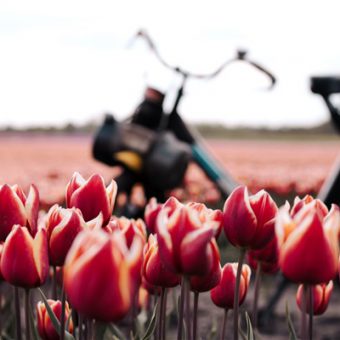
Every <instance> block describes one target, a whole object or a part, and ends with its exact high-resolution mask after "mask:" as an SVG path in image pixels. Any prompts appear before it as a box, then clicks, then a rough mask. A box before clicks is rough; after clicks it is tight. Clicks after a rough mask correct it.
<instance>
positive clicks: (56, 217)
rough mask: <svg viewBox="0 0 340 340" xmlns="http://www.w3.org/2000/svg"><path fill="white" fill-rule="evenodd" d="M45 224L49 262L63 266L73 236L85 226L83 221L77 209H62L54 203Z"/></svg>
mask: <svg viewBox="0 0 340 340" xmlns="http://www.w3.org/2000/svg"><path fill="white" fill-rule="evenodd" d="M45 224H46V231H47V239H48V250H49V258H50V264H51V265H52V266H63V265H64V262H65V257H66V255H67V253H68V251H69V249H70V247H71V245H72V243H73V241H74V239H75V237H76V236H77V235H78V233H79V232H80V231H82V230H83V229H85V228H86V224H85V221H84V219H83V217H82V216H81V212H80V211H79V210H77V209H75V208H72V209H63V208H61V207H59V206H58V205H57V204H56V205H54V206H53V207H51V209H50V210H49V212H48V214H47V217H46V221H45Z"/></svg>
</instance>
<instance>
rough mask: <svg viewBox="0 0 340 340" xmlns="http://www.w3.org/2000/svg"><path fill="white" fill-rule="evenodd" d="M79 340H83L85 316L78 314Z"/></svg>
mask: <svg viewBox="0 0 340 340" xmlns="http://www.w3.org/2000/svg"><path fill="white" fill-rule="evenodd" d="M78 340H83V316H82V315H81V314H80V313H79V312H78Z"/></svg>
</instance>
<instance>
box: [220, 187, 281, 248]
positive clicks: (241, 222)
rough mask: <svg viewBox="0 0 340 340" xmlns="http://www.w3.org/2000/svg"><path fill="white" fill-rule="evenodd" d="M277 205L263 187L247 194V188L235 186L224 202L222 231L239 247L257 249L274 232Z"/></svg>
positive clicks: (263, 244) (269, 239)
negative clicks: (256, 191)
mask: <svg viewBox="0 0 340 340" xmlns="http://www.w3.org/2000/svg"><path fill="white" fill-rule="evenodd" d="M277 210H278V209H277V206H276V204H275V203H274V201H273V199H272V198H271V197H270V195H269V194H268V193H267V192H265V191H264V190H261V191H259V192H258V193H257V194H256V195H252V196H248V190H247V188H246V187H238V188H236V189H235V190H234V191H233V192H232V193H231V195H230V196H229V197H228V199H227V200H226V202H225V204H224V209H223V216H224V231H225V233H226V236H227V238H228V240H229V241H230V243H232V244H233V245H234V246H236V247H240V248H250V249H260V248H262V247H264V246H265V245H266V244H268V243H269V242H270V241H271V240H272V238H273V237H274V235H275V230H274V225H275V215H276V213H277Z"/></svg>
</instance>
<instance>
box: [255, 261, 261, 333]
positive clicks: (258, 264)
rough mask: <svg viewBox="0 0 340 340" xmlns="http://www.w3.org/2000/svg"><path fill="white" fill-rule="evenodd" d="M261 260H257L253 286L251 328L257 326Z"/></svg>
mask: <svg viewBox="0 0 340 340" xmlns="http://www.w3.org/2000/svg"><path fill="white" fill-rule="evenodd" d="M261 273H262V271H261V262H260V261H258V262H257V268H256V274H255V286H254V300H253V328H254V329H256V328H257V307H258V301H259V292H260V285H261Z"/></svg>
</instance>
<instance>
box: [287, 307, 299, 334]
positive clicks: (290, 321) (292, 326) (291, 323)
mask: <svg viewBox="0 0 340 340" xmlns="http://www.w3.org/2000/svg"><path fill="white" fill-rule="evenodd" d="M286 320H287V324H288V330H289V339H290V340H297V339H298V338H297V336H296V332H295V329H294V325H293V321H292V319H291V317H290V312H289V308H288V302H286Z"/></svg>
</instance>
